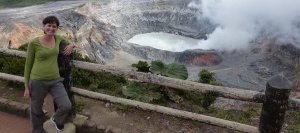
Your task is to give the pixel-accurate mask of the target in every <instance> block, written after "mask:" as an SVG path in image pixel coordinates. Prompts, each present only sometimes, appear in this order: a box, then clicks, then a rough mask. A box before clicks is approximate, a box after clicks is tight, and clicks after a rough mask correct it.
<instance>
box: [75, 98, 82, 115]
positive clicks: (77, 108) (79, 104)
mask: <svg viewBox="0 0 300 133" xmlns="http://www.w3.org/2000/svg"><path fill="white" fill-rule="evenodd" d="M83 108H84V101H83V99H82V98H78V99H76V100H75V112H76V113H81V111H82V109H83Z"/></svg>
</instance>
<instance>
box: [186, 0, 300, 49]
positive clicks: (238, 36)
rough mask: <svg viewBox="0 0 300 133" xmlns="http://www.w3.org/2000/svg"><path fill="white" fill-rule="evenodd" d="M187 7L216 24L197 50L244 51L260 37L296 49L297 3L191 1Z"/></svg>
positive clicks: (279, 0)
mask: <svg viewBox="0 0 300 133" xmlns="http://www.w3.org/2000/svg"><path fill="white" fill-rule="evenodd" d="M189 6H190V7H192V8H198V9H199V10H200V11H202V12H200V13H201V14H199V15H200V16H202V17H205V18H207V19H209V20H210V21H211V22H212V23H213V24H216V25H217V27H216V29H215V31H214V32H213V33H211V34H209V35H207V36H208V38H207V40H202V41H199V43H198V47H199V48H202V49H217V50H235V49H245V48H247V47H248V45H249V42H250V41H252V40H254V39H255V38H256V37H258V36H260V35H262V34H264V35H267V36H268V37H269V38H276V39H277V40H278V41H279V42H280V43H292V44H294V45H296V46H297V47H299V48H300V0H194V1H192V2H191V3H190V4H189Z"/></svg>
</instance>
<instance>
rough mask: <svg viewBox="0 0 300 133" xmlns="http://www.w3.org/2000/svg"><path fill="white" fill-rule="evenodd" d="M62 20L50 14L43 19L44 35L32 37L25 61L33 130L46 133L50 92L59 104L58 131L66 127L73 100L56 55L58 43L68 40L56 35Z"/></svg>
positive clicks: (53, 119) (69, 49) (70, 47)
mask: <svg viewBox="0 0 300 133" xmlns="http://www.w3.org/2000/svg"><path fill="white" fill-rule="evenodd" d="M58 26H59V20H58V19H57V18H56V17H55V16H48V17H46V18H45V19H44V20H43V30H44V35H42V36H40V37H37V38H34V39H32V40H31V41H30V42H29V44H28V48H27V57H26V64H25V72H24V77H25V91H24V97H25V98H30V105H31V109H30V121H31V125H32V133H43V132H44V130H43V123H44V116H45V114H44V112H43V109H42V108H43V103H44V99H45V97H46V95H47V93H48V92H49V93H50V94H51V95H52V97H53V99H54V101H55V103H56V104H57V106H58V109H57V111H56V112H55V114H54V116H52V117H51V119H50V120H51V122H52V123H53V124H54V125H55V127H56V129H57V130H58V131H62V130H63V129H64V121H65V119H66V117H67V116H68V112H69V110H70V109H71V102H70V100H69V98H68V95H67V92H66V91H65V89H64V86H63V83H62V82H63V78H61V77H60V75H59V69H58V64H57V57H58V52H59V44H60V42H61V41H63V40H65V39H63V38H62V37H61V36H58V35H55V32H56V31H57V29H58ZM73 47H74V45H73V44H71V43H69V45H68V46H67V47H66V48H65V49H64V55H69V54H70V53H71V52H72V50H73Z"/></svg>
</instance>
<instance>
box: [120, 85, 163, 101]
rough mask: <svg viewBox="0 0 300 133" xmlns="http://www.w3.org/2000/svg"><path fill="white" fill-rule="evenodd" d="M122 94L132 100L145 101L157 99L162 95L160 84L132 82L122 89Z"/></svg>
mask: <svg viewBox="0 0 300 133" xmlns="http://www.w3.org/2000/svg"><path fill="white" fill-rule="evenodd" d="M123 94H124V95H125V96H128V97H131V98H132V99H133V100H136V101H141V102H146V103H150V102H152V101H159V100H161V99H162V98H163V97H164V95H163V93H162V91H161V86H160V85H157V84H152V83H138V82H132V83H130V84H129V85H127V88H126V89H124V90H123Z"/></svg>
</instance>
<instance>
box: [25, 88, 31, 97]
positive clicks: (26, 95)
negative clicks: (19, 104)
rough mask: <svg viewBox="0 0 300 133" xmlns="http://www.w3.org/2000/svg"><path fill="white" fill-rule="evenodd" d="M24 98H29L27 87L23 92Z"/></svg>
mask: <svg viewBox="0 0 300 133" xmlns="http://www.w3.org/2000/svg"><path fill="white" fill-rule="evenodd" d="M24 97H25V98H30V93H29V88H28V87H25V90H24Z"/></svg>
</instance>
